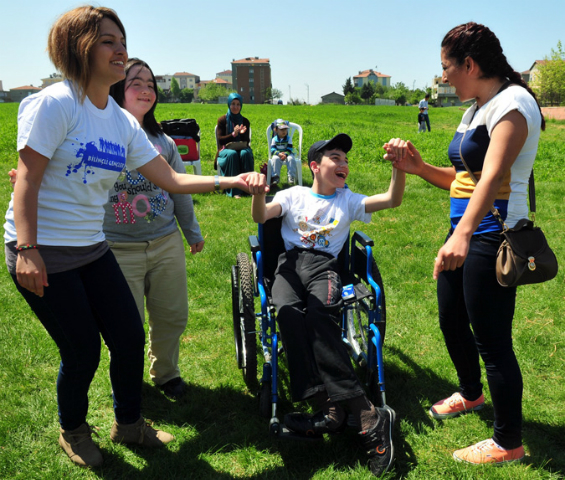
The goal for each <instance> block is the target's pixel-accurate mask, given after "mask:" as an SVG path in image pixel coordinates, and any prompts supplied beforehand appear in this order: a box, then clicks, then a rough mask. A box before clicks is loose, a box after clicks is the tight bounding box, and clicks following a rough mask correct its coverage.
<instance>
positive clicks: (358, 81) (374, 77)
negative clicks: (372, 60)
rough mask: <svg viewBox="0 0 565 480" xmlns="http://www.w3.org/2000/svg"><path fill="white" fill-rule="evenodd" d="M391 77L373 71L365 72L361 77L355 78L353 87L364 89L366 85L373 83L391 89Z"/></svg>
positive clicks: (360, 74)
mask: <svg viewBox="0 0 565 480" xmlns="http://www.w3.org/2000/svg"><path fill="white" fill-rule="evenodd" d="M391 78H392V77H391V76H390V75H385V74H384V73H381V72H375V71H374V70H373V69H369V70H363V71H362V72H359V75H355V76H354V77H353V85H354V86H355V87H362V86H363V85H365V84H366V83H369V82H373V83H374V84H377V83H379V84H381V85H382V86H383V87H390V79H391Z"/></svg>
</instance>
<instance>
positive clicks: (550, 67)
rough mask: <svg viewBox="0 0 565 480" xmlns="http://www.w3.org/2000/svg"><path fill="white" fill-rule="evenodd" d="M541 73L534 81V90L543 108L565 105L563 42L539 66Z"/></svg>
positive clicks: (558, 43)
mask: <svg viewBox="0 0 565 480" xmlns="http://www.w3.org/2000/svg"><path fill="white" fill-rule="evenodd" d="M538 70H539V73H538V74H537V75H536V77H535V78H534V79H533V81H532V88H533V90H534V91H535V92H536V95H537V97H538V100H539V102H540V104H541V105H543V106H559V105H565V52H564V51H563V46H562V45H561V41H559V42H557V49H556V50H554V49H553V48H552V49H551V57H549V58H548V57H545V62H544V63H543V64H541V65H539V66H538Z"/></svg>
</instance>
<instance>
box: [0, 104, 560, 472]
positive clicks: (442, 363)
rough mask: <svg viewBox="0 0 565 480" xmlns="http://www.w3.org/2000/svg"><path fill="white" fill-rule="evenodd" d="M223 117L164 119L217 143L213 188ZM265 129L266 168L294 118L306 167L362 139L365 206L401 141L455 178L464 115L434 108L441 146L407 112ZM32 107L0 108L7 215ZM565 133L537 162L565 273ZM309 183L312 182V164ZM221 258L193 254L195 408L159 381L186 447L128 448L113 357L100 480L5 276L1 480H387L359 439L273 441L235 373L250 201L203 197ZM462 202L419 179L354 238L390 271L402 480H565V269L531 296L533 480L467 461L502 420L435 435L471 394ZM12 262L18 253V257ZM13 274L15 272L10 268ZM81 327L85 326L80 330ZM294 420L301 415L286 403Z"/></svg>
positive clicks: (101, 411) (202, 208) (98, 402)
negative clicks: (449, 257)
mask: <svg viewBox="0 0 565 480" xmlns="http://www.w3.org/2000/svg"><path fill="white" fill-rule="evenodd" d="M226 109H227V107H226V106H223V105H219V106H218V105H192V104H188V105H161V106H159V107H158V109H157V117H158V119H160V120H165V119H172V118H183V117H192V118H196V119H197V121H198V122H199V124H200V126H201V130H202V142H201V146H202V163H203V173H204V174H212V173H213V165H212V164H213V157H214V153H215V142H214V139H213V130H214V126H215V124H216V120H217V118H218V117H219V116H220V115H223V114H224V113H225V112H226ZM242 113H243V114H244V115H245V116H247V117H248V118H249V119H250V121H251V127H252V132H253V136H252V147H253V150H254V153H255V167H256V169H258V168H259V165H260V164H261V163H263V162H264V161H265V160H266V158H267V145H266V139H265V129H266V127H267V125H268V124H269V123H270V122H271V121H273V120H274V119H275V118H278V117H283V118H285V119H289V120H291V121H294V122H296V123H299V124H301V125H302V127H303V128H304V147H303V150H304V153H303V157H305V156H306V151H307V148H308V146H309V145H310V144H312V143H313V142H314V141H316V140H319V139H324V138H330V137H331V136H333V135H334V134H335V133H338V132H342V131H343V132H346V133H349V134H350V135H351V137H352V138H353V150H352V151H351V153H350V155H349V158H350V168H351V175H350V177H349V179H348V184H349V186H350V187H351V189H352V190H353V191H357V192H360V193H364V194H372V193H376V192H381V191H383V190H385V189H386V188H387V186H388V183H389V179H390V165H389V164H388V163H387V162H384V161H383V160H382V153H383V152H382V149H381V146H382V144H383V143H384V142H385V141H387V140H389V139H390V138H391V137H395V136H400V137H403V138H409V139H412V140H413V142H414V143H415V144H416V146H417V147H418V148H419V149H420V151H421V152H422V154H423V156H424V158H425V159H426V160H427V161H429V162H431V163H434V164H436V165H447V164H448V159H447V156H446V151H447V146H448V144H449V141H450V140H451V137H452V135H453V131H454V129H455V127H456V125H457V124H458V122H459V119H460V117H461V115H462V113H463V112H462V111H460V110H459V109H458V108H442V109H434V110H432V111H431V113H430V119H431V123H432V132H431V133H430V134H420V135H418V134H417V122H416V116H417V112H416V109H414V108H406V107H364V106H360V107H353V106H352V107H345V106H299V107H298V106H297V107H293V106H286V105H285V106H254V105H244V107H243V111H242ZM16 115H17V105H14V104H5V105H0V210H2V211H5V210H6V207H7V205H8V201H9V197H10V191H11V189H10V187H9V185H8V180H7V178H8V177H7V176H6V177H4V178H5V181H4V182H3V181H1V174H2V173H5V172H7V171H8V170H9V169H10V168H12V167H15V166H16V163H17V153H16V129H17V127H16ZM564 135H565V123H564V122H549V123H548V128H547V130H546V132H544V133H542V138H541V143H540V148H539V152H538V158H537V160H536V165H535V170H536V186H537V199H538V202H537V203H538V214H537V220H538V223H539V225H540V226H542V227H543V228H544V231H545V232H546V235H547V237H548V240H549V243H550V245H552V247H553V248H554V250H555V251H556V253H557V256H558V259H559V260H561V262H562V263H563V258H564V256H563V253H564V252H565V221H564V219H565V201H564V200H565V198H564V196H565V193H564V192H565V188H564V187H563V185H564V181H565V170H564V167H565V162H564V158H565V136H564ZM303 177H304V179H305V180H306V182H307V183H308V182H310V178H311V177H310V174H309V172H308V170H307V169H306V167H305V165H304V169H303ZM194 200H195V206H196V207H195V208H196V212H197V215H198V219H199V222H200V225H201V228H202V232H203V234H204V235H205V238H206V246H205V249H204V251H203V252H202V253H200V254H198V255H196V256H190V254H189V253H187V258H186V260H187V272H188V281H189V287H188V288H189V298H190V314H189V323H188V327H187V329H186V332H185V334H184V336H183V338H182V344H181V358H180V365H181V370H182V372H183V376H184V377H185V379H186V380H187V381H188V382H189V384H190V393H189V395H188V398H187V399H186V401H182V402H173V401H169V400H167V399H166V398H165V397H163V396H162V395H161V394H160V392H159V391H157V390H156V389H155V388H154V387H153V386H152V385H151V382H150V380H149V375H148V373H147V369H146V374H145V385H144V389H143V394H144V397H143V413H144V415H145V416H146V418H148V419H150V420H151V421H154V422H155V424H156V425H157V426H159V427H160V428H163V429H164V430H166V431H169V432H171V433H173V434H174V435H175V436H176V437H177V441H176V442H174V443H172V444H170V446H169V447H167V448H166V449H164V450H161V451H151V450H143V449H141V448H139V449H137V448H128V447H126V446H121V445H114V444H112V442H111V441H110V439H109V432H110V427H111V425H112V421H113V412H112V401H111V396H110V392H111V386H110V381H109V378H108V373H107V372H108V356H107V355H105V354H103V355H102V361H101V365H100V368H99V370H98V373H97V375H96V377H95V379H94V382H93V384H92V387H91V390H90V410H89V418H88V421H89V422H90V423H91V424H93V425H97V426H98V427H100V439H97V440H96V441H97V442H98V444H99V445H100V447H101V449H102V452H103V455H104V458H105V463H104V466H103V467H102V468H101V469H99V470H96V471H89V470H81V469H80V468H78V467H75V466H74V465H73V464H72V463H71V462H70V461H69V460H68V458H67V457H66V455H65V454H64V453H63V452H62V451H61V449H60V447H59V445H58V444H57V437H58V422H57V410H56V392H55V381H56V377H57V370H58V361H59V360H58V358H59V357H58V352H57V349H56V347H55V345H54V343H53V342H52V341H51V339H50V338H49V336H48V335H47V334H46V332H45V331H44V329H43V328H42V326H41V325H40V323H39V321H38V320H37V319H36V318H35V316H34V315H33V314H32V313H31V311H30V310H29V308H28V307H27V304H25V302H24V301H23V299H22V298H21V297H20V296H19V295H18V294H17V293H16V290H15V288H14V285H13V284H12V281H11V279H10V277H9V275H8V273H7V271H6V269H5V268H3V273H2V274H1V275H0V351H1V352H2V353H1V356H0V365H1V368H0V477H1V478H19V479H34V478H38V479H39V478H63V477H64V478H98V477H100V478H106V479H124V478H158V479H169V478H171V479H173V478H175V479H176V478H203V479H230V478H256V479H259V478H261V479H263V478H265V479H271V478H281V479H309V478H314V479H332V480H333V479H345V478H347V479H349V478H353V479H361V478H371V476H370V473H369V470H368V469H367V468H366V466H365V461H364V456H363V452H362V451H361V450H360V448H359V447H358V446H357V444H356V443H355V433H354V432H352V431H346V432H345V433H344V434H342V435H340V436H334V437H331V438H326V439H324V441H323V442H315V443H301V442H298V443H297V442H281V441H277V440H275V439H273V438H271V437H270V436H269V434H268V422H267V421H266V420H265V419H264V418H262V417H260V416H259V410H258V405H257V402H256V398H255V396H254V392H250V391H248V390H247V389H246V387H245V385H244V383H243V380H242V377H241V373H240V372H239V370H238V369H237V366H236V362H235V349H234V346H233V333H232V317H231V290H230V268H231V265H232V264H233V263H234V262H235V258H236V254H237V253H238V252H248V246H247V236H248V235H249V234H251V233H254V232H256V225H255V224H254V223H253V222H252V220H251V217H250V204H251V200H250V199H249V198H243V199H240V200H234V199H230V198H227V197H225V196H223V195H219V194H205V195H196V196H194ZM448 216H449V198H448V193H447V192H442V191H439V190H438V189H435V188H433V187H431V186H429V185H427V184H425V183H424V182H423V181H422V180H420V179H418V178H412V177H409V178H408V181H407V188H406V194H405V198H404V202H403V204H402V206H401V207H399V208H397V209H394V210H387V211H384V212H378V213H376V214H374V215H373V222H372V223H371V224H369V225H364V224H361V223H358V224H354V225H353V228H354V229H361V230H363V231H364V232H365V233H367V234H368V235H369V236H371V237H372V238H373V239H374V240H375V243H376V246H375V258H376V260H377V263H378V264H379V268H380V270H381V273H382V275H383V279H384V284H385V291H386V296H387V314H388V315H387V318H388V327H387V337H386V339H385V349H384V355H385V375H386V380H387V401H388V403H389V404H390V405H391V406H392V407H393V408H394V409H395V410H396V412H397V424H396V428H395V433H394V443H395V449H396V458H397V459H396V463H395V467H394V469H393V470H392V471H391V472H389V473H388V474H387V475H386V478H407V479H436V478H457V479H460V478H461V479H474V478H488V479H491V478H493V479H508V480H510V479H512V480H513V479H533V478H536V479H537V478H543V479H550V478H551V479H557V478H564V475H565V408H564V405H565V389H564V388H563V383H564V377H565V353H564V346H565V333H564V330H565V320H564V318H563V317H564V313H565V302H564V299H565V298H564V297H565V293H564V292H565V289H564V273H563V269H562V270H561V271H560V272H559V274H558V276H557V278H556V279H554V280H552V281H551V282H548V283H545V284H540V285H530V286H525V287H520V288H519V290H518V298H517V310H516V315H515V320H514V345H515V350H516V354H517V356H518V360H519V362H520V365H521V367H522V374H523V377H524V399H523V413H524V430H523V439H524V446H525V448H526V451H527V457H526V459H525V461H524V462H522V463H521V464H518V465H512V466H506V467H502V468H497V467H491V466H486V467H480V468H477V467H473V466H470V465H463V464H459V463H456V462H454V461H453V459H452V457H451V454H452V452H453V450H455V449H457V448H461V447H464V446H467V445H469V444H471V443H474V442H476V441H479V440H483V439H485V438H488V437H489V436H490V435H491V434H492V421H493V420H492V419H493V410H492V406H491V404H490V396H489V394H488V389H487V390H486V391H485V395H486V397H487V405H486V407H485V409H484V410H482V411H481V412H479V413H477V414H471V415H467V416H464V417H461V418H456V419H451V420H449V421H443V422H442V421H435V420H432V419H431V418H430V417H429V415H428V414H427V410H428V409H429V407H430V406H431V405H432V404H433V403H434V402H435V401H437V400H439V399H440V398H443V397H445V396H448V395H450V394H451V393H453V392H454V391H456V388H457V384H456V376H455V373H454V371H453V367H452V364H451V362H450V360H449V357H448V355H447V352H446V350H445V347H444V344H443V339H442V335H441V332H440V330H439V327H438V321H437V304H436V293H435V282H434V280H433V279H432V277H431V274H432V265H433V260H434V257H435V255H436V252H437V250H438V249H439V248H440V246H441V244H442V242H443V239H444V237H445V234H446V233H447V230H448V226H449V219H448ZM2 255H3V254H2ZM1 264H2V265H4V259H3V258H2V259H1ZM77 321H80V319H77ZM282 395H283V399H282V405H281V410H282V413H283V414H284V413H285V412H287V411H289V410H290V409H291V408H297V407H298V406H297V405H294V406H293V405H292V404H290V402H289V401H288V395H287V391H286V387H283V388H282Z"/></svg>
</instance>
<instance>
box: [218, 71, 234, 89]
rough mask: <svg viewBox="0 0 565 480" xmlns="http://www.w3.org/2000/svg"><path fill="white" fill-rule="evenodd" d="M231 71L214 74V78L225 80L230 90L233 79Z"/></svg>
mask: <svg viewBox="0 0 565 480" xmlns="http://www.w3.org/2000/svg"><path fill="white" fill-rule="evenodd" d="M232 73H233V72H232V71H231V70H224V71H223V72H218V73H216V78H221V79H222V80H225V81H226V82H227V83H228V85H230V87H229V88H231V85H232V82H233V79H232Z"/></svg>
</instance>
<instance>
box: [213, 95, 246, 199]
mask: <svg viewBox="0 0 565 480" xmlns="http://www.w3.org/2000/svg"><path fill="white" fill-rule="evenodd" d="M242 105H243V99H242V98H241V95H239V94H238V93H235V92H234V93H230V96H229V97H228V112H227V114H226V115H223V116H221V117H220V118H218V126H217V130H216V136H217V139H218V152H217V153H216V159H215V161H214V169H216V168H218V165H219V166H220V173H221V175H223V176H232V175H238V174H239V173H244V172H252V171H253V166H254V160H253V152H252V151H251V148H250V147H249V141H250V135H251V127H250V125H249V120H247V118H245V117H244V116H243V115H241V107H242ZM242 143H243V144H246V147H245V146H243V145H242ZM237 144H239V145H237ZM242 146H243V147H244V148H241V147H242ZM230 147H232V148H230ZM234 172H237V173H234ZM225 192H226V195H228V196H230V197H237V198H239V196H240V195H241V193H242V192H241V190H239V189H237V188H232V189H226V190H225Z"/></svg>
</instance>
